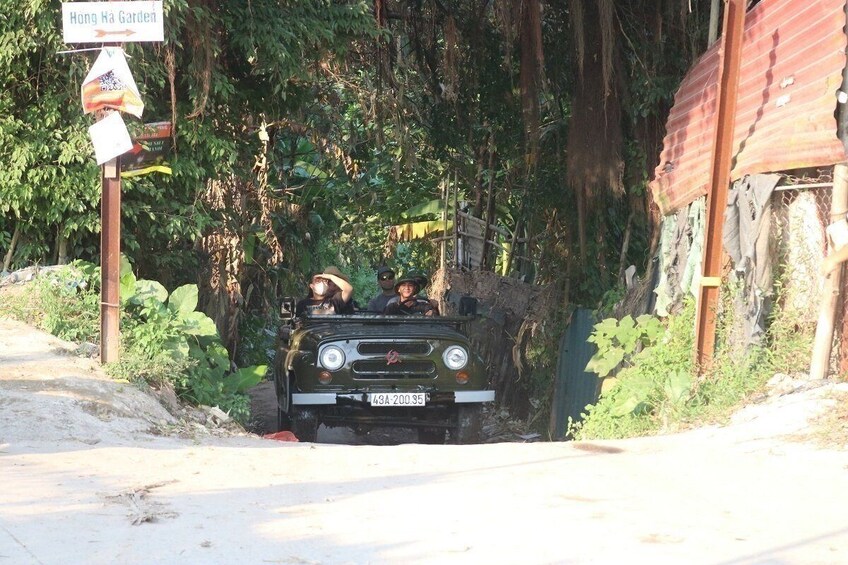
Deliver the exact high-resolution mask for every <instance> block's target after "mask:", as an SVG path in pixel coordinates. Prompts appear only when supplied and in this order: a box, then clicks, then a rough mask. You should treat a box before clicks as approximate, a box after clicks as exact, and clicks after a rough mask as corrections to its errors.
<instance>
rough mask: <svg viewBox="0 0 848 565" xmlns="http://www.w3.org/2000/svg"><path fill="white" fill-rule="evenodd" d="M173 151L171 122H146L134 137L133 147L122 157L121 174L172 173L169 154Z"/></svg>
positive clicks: (123, 175)
mask: <svg viewBox="0 0 848 565" xmlns="http://www.w3.org/2000/svg"><path fill="white" fill-rule="evenodd" d="M170 151H171V122H153V123H150V124H144V129H143V130H142V132H141V133H140V134H138V135H136V136H135V138H134V139H133V147H132V149H131V150H130V152H129V153H127V154H126V155H125V156H124V158H123V159H121V165H122V166H121V176H122V177H124V178H127V177H137V176H140V175H146V174H149V173H164V174H166V175H170V174H171V167H170V165H169V164H168V154H169V153H170Z"/></svg>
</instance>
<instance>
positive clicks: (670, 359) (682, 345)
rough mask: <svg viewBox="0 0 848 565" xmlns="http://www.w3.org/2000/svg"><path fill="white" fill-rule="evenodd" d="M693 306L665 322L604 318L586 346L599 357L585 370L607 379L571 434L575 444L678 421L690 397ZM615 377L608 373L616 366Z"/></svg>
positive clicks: (664, 426) (645, 318) (665, 426)
mask: <svg viewBox="0 0 848 565" xmlns="http://www.w3.org/2000/svg"><path fill="white" fill-rule="evenodd" d="M693 320H694V306H693V305H692V304H688V305H687V306H686V308H684V310H683V311H682V312H681V313H680V314H678V315H676V316H673V317H671V318H669V320H668V326H667V327H664V326H663V325H662V323H661V322H660V321H659V320H658V319H656V318H653V317H651V316H640V317H639V318H637V319H636V320H633V319H632V318H630V317H625V318H623V319H622V320H620V321H617V320H615V319H607V320H603V321H602V322H600V323H598V324H596V326H595V331H594V332H593V334H592V336H591V337H590V341H592V342H593V343H595V344H596V345H597V346H598V352H597V353H596V355H595V356H593V357H592V359H591V360H590V361H589V363H588V365H587V367H586V370H587V371H592V372H596V373H597V374H598V375H599V376H600V377H606V381H605V383H604V387H603V392H602V394H601V398H600V400H599V401H598V402H597V403H596V404H594V405H592V406H588V407H587V409H586V413H585V414H584V420H583V421H582V422H578V423H572V425H571V426H570V430H569V433H570V435H571V436H572V437H575V438H579V439H588V438H614V437H630V436H634V435H644V434H647V433H651V432H654V431H657V430H659V429H668V428H669V427H670V426H673V425H675V422H678V421H679V420H681V419H682V418H683V417H684V415H685V413H686V410H687V406H688V404H689V402H690V399H691V398H692V395H693V392H694V388H695V387H694V383H695V381H694V379H693V375H694V372H695V371H694V364H693V356H692V344H693V338H694V332H693ZM619 366H621V367H620V368H619V371H618V373H617V374H616V375H615V376H614V377H609V376H608V375H610V373H611V372H612V371H613V370H615V369H616V368H617V367H619Z"/></svg>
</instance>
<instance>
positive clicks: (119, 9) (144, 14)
mask: <svg viewBox="0 0 848 565" xmlns="http://www.w3.org/2000/svg"><path fill="white" fill-rule="evenodd" d="M163 22H164V18H163V16H162V2H161V0H157V1H148V0H135V1H134V2H63V3H62V39H63V41H64V42H65V43H120V42H125V43H126V42H131V41H133V42H138V41H163V40H164V39H165V34H164V26H163Z"/></svg>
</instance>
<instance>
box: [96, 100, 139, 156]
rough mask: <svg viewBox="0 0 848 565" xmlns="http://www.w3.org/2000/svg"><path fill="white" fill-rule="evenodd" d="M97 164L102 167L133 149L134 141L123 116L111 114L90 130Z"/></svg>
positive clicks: (115, 113)
mask: <svg viewBox="0 0 848 565" xmlns="http://www.w3.org/2000/svg"><path fill="white" fill-rule="evenodd" d="M88 134H89V135H90V136H91V143H92V144H93V145H94V156H95V157H96V158H97V164H98V165H102V164H103V163H105V162H106V161H111V160H112V159H114V158H115V157H120V156H121V155H123V154H124V153H126V152H127V151H129V150H130V149H132V140H131V139H130V134H129V132H128V131H127V125H126V124H125V123H124V120H123V118H121V114H119V113H118V112H110V113H109V115H108V116H106V117H105V118H103V119H102V120H100V121H99V122H97V123H96V124H94V125H93V126H91V127H89V128H88Z"/></svg>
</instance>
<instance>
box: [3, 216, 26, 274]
mask: <svg viewBox="0 0 848 565" xmlns="http://www.w3.org/2000/svg"><path fill="white" fill-rule="evenodd" d="M20 237H21V227H20V226H19V225H17V224H15V231H14V233H12V241H11V242H10V243H9V250H8V251H7V252H6V257H4V258H3V264H2V265H0V272H3V271H7V270H8V269H9V267H11V266H12V256H13V255H14V254H15V247H17V245H18V239H20Z"/></svg>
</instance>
